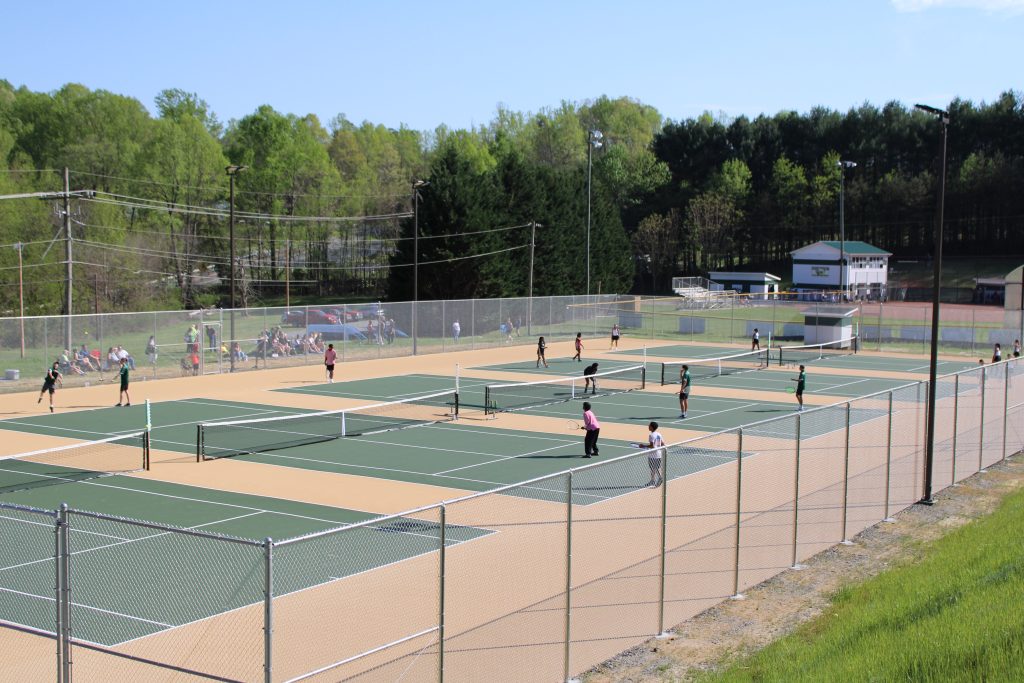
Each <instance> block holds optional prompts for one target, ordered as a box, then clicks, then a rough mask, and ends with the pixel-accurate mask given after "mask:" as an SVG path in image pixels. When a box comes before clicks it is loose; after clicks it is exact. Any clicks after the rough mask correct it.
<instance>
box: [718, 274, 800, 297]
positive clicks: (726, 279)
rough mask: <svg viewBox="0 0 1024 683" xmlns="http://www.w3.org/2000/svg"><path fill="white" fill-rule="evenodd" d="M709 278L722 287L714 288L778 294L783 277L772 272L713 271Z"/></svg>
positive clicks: (744, 292) (743, 292)
mask: <svg viewBox="0 0 1024 683" xmlns="http://www.w3.org/2000/svg"><path fill="white" fill-rule="evenodd" d="M708 279H710V280H711V281H712V283H713V284H717V285H721V287H712V289H731V290H733V291H735V292H740V293H742V294H778V292H779V283H780V282H782V278H780V277H779V276H777V275H772V274H771V273H738V272H728V271H713V272H711V273H708Z"/></svg>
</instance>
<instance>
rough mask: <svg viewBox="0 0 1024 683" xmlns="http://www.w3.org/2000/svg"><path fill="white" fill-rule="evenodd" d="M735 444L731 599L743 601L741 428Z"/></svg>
mask: <svg viewBox="0 0 1024 683" xmlns="http://www.w3.org/2000/svg"><path fill="white" fill-rule="evenodd" d="M736 433H737V436H738V437H739V438H738V442H737V444H736V546H735V549H734V553H733V570H732V599H733V600H743V599H745V596H744V595H743V594H742V593H740V514H741V511H742V509H743V507H742V505H743V428H742V427H740V428H739V429H738V430H737V432H736Z"/></svg>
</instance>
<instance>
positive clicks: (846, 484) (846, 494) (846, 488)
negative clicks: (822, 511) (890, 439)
mask: <svg viewBox="0 0 1024 683" xmlns="http://www.w3.org/2000/svg"><path fill="white" fill-rule="evenodd" d="M850 410H851V408H850V402H849V401H847V402H846V445H845V446H844V448H843V540H842V541H840V544H842V545H853V542H852V541H850V539H849V538H847V536H846V518H847V515H848V514H849V509H850V505H849V502H850Z"/></svg>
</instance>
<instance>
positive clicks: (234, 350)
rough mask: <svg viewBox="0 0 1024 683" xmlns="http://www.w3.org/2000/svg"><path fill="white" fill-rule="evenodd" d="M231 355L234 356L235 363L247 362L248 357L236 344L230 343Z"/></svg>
mask: <svg viewBox="0 0 1024 683" xmlns="http://www.w3.org/2000/svg"><path fill="white" fill-rule="evenodd" d="M231 353H233V354H234V356H235V360H236V361H246V360H249V356H247V355H245V351H243V350H242V347H241V346H240V345H239V344H238V342H231Z"/></svg>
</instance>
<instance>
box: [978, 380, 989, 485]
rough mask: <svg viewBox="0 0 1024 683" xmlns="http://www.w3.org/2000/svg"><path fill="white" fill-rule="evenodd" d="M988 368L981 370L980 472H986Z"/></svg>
mask: <svg viewBox="0 0 1024 683" xmlns="http://www.w3.org/2000/svg"><path fill="white" fill-rule="evenodd" d="M986 377H988V368H982V369H981V415H980V417H979V419H978V472H984V471H985V468H984V467H983V466H982V465H983V463H984V462H985V379H986Z"/></svg>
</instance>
